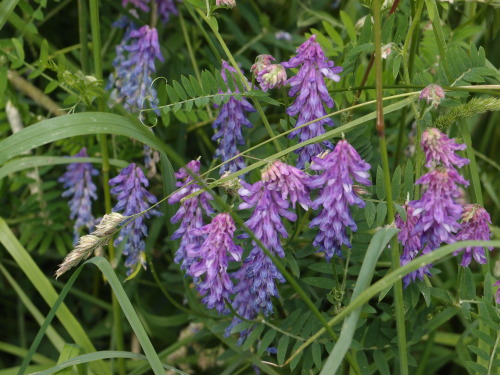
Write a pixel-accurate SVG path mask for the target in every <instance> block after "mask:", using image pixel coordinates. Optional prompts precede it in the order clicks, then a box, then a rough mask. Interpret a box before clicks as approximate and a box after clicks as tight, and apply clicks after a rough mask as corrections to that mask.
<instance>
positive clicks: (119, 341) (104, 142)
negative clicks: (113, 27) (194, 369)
mask: <svg viewBox="0 0 500 375" xmlns="http://www.w3.org/2000/svg"><path fill="white" fill-rule="evenodd" d="M90 28H91V32H92V53H93V60H94V73H95V76H96V78H97V79H98V80H99V81H102V77H103V75H102V63H101V30H100V24H99V0H90ZM97 107H98V110H99V111H101V112H103V111H104V108H105V103H104V98H102V97H101V98H98V101H97ZM99 144H100V146H101V157H102V183H103V191H104V207H105V210H106V213H109V212H111V194H110V191H109V183H108V181H109V170H110V165H109V152H108V139H107V136H106V134H100V135H99ZM108 249H109V258H110V263H111V264H113V262H114V259H115V252H114V247H113V242H112V241H110V242H109V244H108ZM111 297H112V300H111V303H112V306H113V325H114V329H113V333H114V335H115V338H116V349H117V350H124V349H125V345H124V339H123V326H122V315H121V310H120V305H119V303H118V300H117V298H116V296H115V294H114V293H113V292H112V293H111ZM117 364H118V373H119V374H120V375H125V374H126V368H125V360H124V359H123V358H119V359H118V360H117Z"/></svg>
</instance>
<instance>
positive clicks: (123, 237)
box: [109, 163, 161, 275]
mask: <svg viewBox="0 0 500 375" xmlns="http://www.w3.org/2000/svg"><path fill="white" fill-rule="evenodd" d="M109 185H110V186H113V188H112V189H111V194H112V195H113V196H114V197H115V198H116V200H117V201H118V203H117V204H116V205H115V207H113V211H115V212H121V213H122V214H123V215H124V216H132V215H135V214H138V213H140V212H143V211H145V210H147V209H148V208H149V206H150V205H151V204H155V203H157V202H158V200H157V199H156V197H155V196H154V195H153V194H151V193H150V192H148V191H147V190H146V187H148V186H149V181H148V180H147V179H146V177H145V176H144V173H143V172H142V170H141V168H140V167H138V166H136V165H135V164H134V163H131V164H129V166H128V167H126V168H124V169H122V170H121V171H120V173H119V174H118V176H116V177H114V178H112V179H110V180H109ZM152 215H156V216H159V215H161V213H160V212H158V211H156V210H155V209H151V210H148V211H146V212H145V213H144V214H142V215H139V216H137V217H136V218H132V219H131V220H130V222H129V223H128V224H127V225H125V226H124V227H123V229H122V230H121V231H120V234H119V236H118V237H117V239H116V240H115V246H117V245H119V244H121V243H122V242H125V245H124V248H123V254H124V255H126V256H127V259H126V261H125V266H126V267H128V268H129V270H128V274H129V275H130V274H131V273H132V272H133V271H134V269H135V268H136V267H137V266H139V265H140V264H142V266H143V267H144V268H146V259H145V253H144V251H145V249H146V243H145V242H144V237H145V236H147V234H148V228H147V226H146V219H147V218H150V217H151V216H152Z"/></svg>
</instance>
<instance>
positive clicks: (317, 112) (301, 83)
mask: <svg viewBox="0 0 500 375" xmlns="http://www.w3.org/2000/svg"><path fill="white" fill-rule="evenodd" d="M282 65H283V66H284V67H285V68H296V67H299V66H300V69H299V72H298V73H297V75H296V76H294V77H292V78H290V79H288V81H287V83H288V84H290V86H291V89H290V91H289V93H288V95H289V96H291V97H293V96H295V95H297V97H296V99H295V102H294V103H293V104H292V105H291V106H290V107H288V109H287V113H288V114H289V115H290V116H297V115H298V118H297V122H296V124H295V127H296V128H298V127H300V126H302V125H304V124H306V123H309V122H311V121H314V120H316V119H318V118H320V117H323V116H326V111H325V108H324V105H326V106H327V107H328V108H333V106H334V102H333V100H332V98H331V97H330V95H329V94H328V90H327V88H326V84H325V80H324V77H326V78H329V79H331V80H333V81H335V82H339V81H340V76H339V73H340V72H342V67H340V66H334V63H333V61H331V60H328V59H327V58H326V56H325V53H324V52H323V50H322V49H321V46H320V45H319V43H318V42H316V35H312V36H311V37H310V38H309V39H308V40H307V41H306V42H304V43H303V44H302V45H301V46H300V47H299V48H298V49H297V55H296V56H295V57H292V58H291V59H290V61H288V62H284V63H282ZM324 125H328V126H333V121H332V120H331V119H330V118H325V119H321V120H318V121H315V122H313V123H312V124H309V125H307V126H304V127H301V128H299V129H297V130H294V131H293V132H291V133H290V135H289V138H294V137H296V136H298V137H299V142H304V141H307V140H308V139H311V138H314V137H316V136H319V135H321V134H323V133H325V129H324ZM323 144H324V145H325V146H326V147H328V148H331V143H330V142H328V141H325V142H323ZM323 150H324V149H323V147H322V146H321V145H320V144H311V145H307V146H305V147H303V148H301V149H299V150H298V152H299V160H298V162H297V167H298V168H303V167H304V164H305V163H306V162H310V161H311V159H312V157H313V156H317V155H319V154H320V153H321V152H322V151H323Z"/></svg>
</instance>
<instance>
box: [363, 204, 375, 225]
mask: <svg viewBox="0 0 500 375" xmlns="http://www.w3.org/2000/svg"><path fill="white" fill-rule="evenodd" d="M376 212H377V211H376V208H375V203H373V202H372V201H366V207H365V219H366V223H367V224H368V226H369V227H371V226H372V225H373V222H374V221H375V214H376Z"/></svg>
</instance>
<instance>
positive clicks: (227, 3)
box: [215, 0, 236, 8]
mask: <svg viewBox="0 0 500 375" xmlns="http://www.w3.org/2000/svg"><path fill="white" fill-rule="evenodd" d="M215 5H217V6H218V7H228V8H234V7H235V6H236V0H215Z"/></svg>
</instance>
